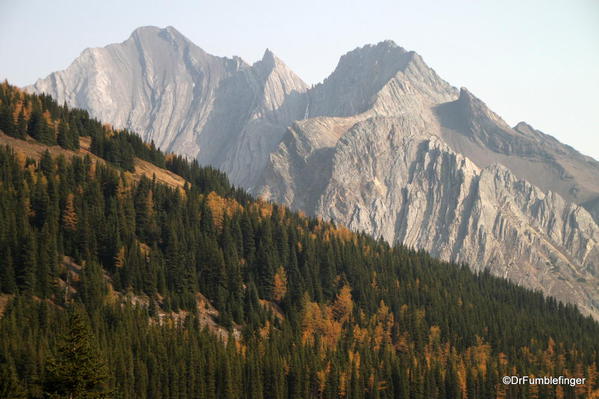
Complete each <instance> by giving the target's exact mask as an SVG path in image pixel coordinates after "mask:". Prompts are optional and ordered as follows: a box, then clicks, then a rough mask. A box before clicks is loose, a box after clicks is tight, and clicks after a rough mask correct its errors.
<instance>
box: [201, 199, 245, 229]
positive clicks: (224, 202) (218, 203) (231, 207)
mask: <svg viewBox="0 0 599 399" xmlns="http://www.w3.org/2000/svg"><path fill="white" fill-rule="evenodd" d="M206 204H207V205H208V208H210V212H211V213H212V222H213V223H214V225H215V226H216V227H217V228H218V229H222V227H223V219H224V217H225V215H227V216H229V217H230V216H233V215H234V214H235V213H236V212H239V211H241V210H242V209H243V207H242V206H241V205H239V203H238V202H237V201H235V200H234V199H232V198H223V197H221V196H220V195H218V194H216V193H215V192H214V191H213V192H211V193H210V194H208V196H207V197H206Z"/></svg>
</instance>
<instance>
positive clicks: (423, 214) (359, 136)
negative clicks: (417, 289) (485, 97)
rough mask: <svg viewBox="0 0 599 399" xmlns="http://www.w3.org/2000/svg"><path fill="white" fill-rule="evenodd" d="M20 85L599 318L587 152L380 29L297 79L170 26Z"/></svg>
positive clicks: (597, 237)
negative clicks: (444, 75) (457, 83)
mask: <svg viewBox="0 0 599 399" xmlns="http://www.w3.org/2000/svg"><path fill="white" fill-rule="evenodd" d="M29 90H32V91H36V92H47V93H48V94H50V95H52V96H54V97H56V98H57V99H58V100H59V101H61V102H62V101H66V102H67V103H68V104H70V105H73V106H78V107H82V108H86V109H88V110H90V111H91V113H92V114H93V115H94V116H97V117H99V118H101V119H102V120H105V121H108V122H110V123H112V124H114V125H116V126H119V127H128V128H131V129H133V130H135V131H138V132H140V133H141V134H142V135H143V137H144V138H145V139H148V140H149V139H152V140H154V141H155V142H156V144H158V145H159V146H160V147H161V148H163V149H166V150H170V151H175V152H178V153H182V154H185V155H187V156H190V157H195V158H197V159H198V160H199V161H200V162H201V163H203V164H210V165H213V166H216V167H219V168H221V169H222V170H224V171H225V172H227V173H228V174H229V176H230V178H231V180H232V181H233V182H234V183H235V184H238V185H241V186H243V187H245V188H247V189H250V190H251V191H253V192H254V193H255V194H258V195H261V196H263V197H265V198H267V199H269V200H273V201H277V202H281V203H283V204H286V205H288V206H290V207H292V208H294V209H301V210H304V211H306V212H307V213H309V214H313V215H321V216H323V217H324V218H327V219H332V220H335V221H336V222H339V223H343V224H346V225H347V226H349V227H350V228H352V229H355V230H363V231H367V232H369V233H371V234H373V235H375V236H379V237H383V238H384V239H386V240H388V241H389V242H400V243H404V244H406V245H409V246H413V247H416V248H422V249H426V250H427V251H429V252H431V253H432V254H434V255H435V256H438V257H441V258H443V259H447V260H454V261H458V262H467V263H469V264H470V265H471V266H472V267H473V268H475V269H477V270H482V269H489V270H490V271H491V272H493V273H494V274H496V275H499V276H504V277H507V278H509V279H511V280H513V281H515V282H517V283H519V284H522V285H525V286H527V287H530V288H533V289H540V290H543V291H544V292H545V293H546V294H549V295H553V296H555V297H556V298H558V299H560V300H563V301H567V302H570V303H575V304H577V305H578V306H579V307H580V308H581V310H583V311H584V312H585V313H587V314H590V315H593V316H594V317H595V318H598V319H599V288H598V287H599V227H598V221H599V162H597V161H596V160H594V159H592V158H589V157H585V156H583V155H581V154H580V153H578V152H577V151H576V150H574V149H572V148H570V147H568V146H566V145H564V144H562V143H560V142H558V141H557V140H555V139H554V138H552V137H551V136H548V135H546V134H544V133H542V132H540V131H538V130H535V129H534V128H532V127H531V126H529V125H528V124H526V123H523V122H522V123H519V124H518V125H516V126H515V127H513V128H511V127H510V126H508V125H507V124H506V123H505V122H504V121H503V120H502V119H501V117H499V116H498V115H497V114H495V113H494V112H492V111H491V110H490V109H488V107H487V106H486V105H485V104H484V102H482V101H481V100H480V99H478V98H476V97H475V96H474V95H473V94H472V93H470V92H469V91H468V90H466V89H461V90H458V89H456V88H454V87H452V86H451V85H450V84H449V83H447V82H445V81H444V80H443V79H441V78H440V77H439V76H438V75H437V74H436V73H435V71H433V70H432V69H431V68H429V67H428V66H427V65H426V64H425V63H424V61H423V60H422V58H421V57H420V56H419V55H418V54H416V53H414V52H411V51H407V50H405V49H403V48H401V47H399V46H397V45H396V44H395V43H393V42H390V41H386V42H381V43H379V44H376V45H368V46H365V47H362V48H358V49H355V50H353V51H351V52H349V53H347V54H346V55H344V56H343V57H341V59H340V61H339V64H338V66H337V68H336V69H335V71H334V72H333V73H332V74H331V75H330V76H329V77H328V78H327V79H325V80H324V81H323V82H322V83H320V84H318V85H316V86H315V87H312V88H308V87H307V85H306V84H304V83H303V82H302V81H301V79H300V78H299V77H297V76H296V75H295V74H294V73H293V72H292V71H291V70H289V68H287V67H286V66H285V64H284V63H283V62H282V61H281V60H279V59H278V58H277V57H276V56H275V55H274V54H272V52H270V51H268V50H267V51H266V52H265V54H264V57H263V58H262V60H260V61H258V62H256V63H255V64H253V65H249V64H246V63H245V62H243V61H242V60H241V59H239V58H235V57H234V58H221V57H215V56H212V55H209V54H207V53H205V52H204V51H203V50H201V49H200V48H198V47H197V46H195V45H194V44H193V43H191V42H190V41H189V40H187V39H186V38H184V37H183V36H182V35H181V34H179V33H178V32H177V31H176V30H174V29H173V28H166V29H158V28H140V29H138V30H137V31H135V32H134V33H133V35H132V36H131V37H130V38H129V39H128V40H126V41H125V42H123V43H121V44H117V45H111V46H108V47H105V48H102V49H90V50H86V51H85V52H84V53H83V54H82V55H81V57H79V58H78V59H77V60H76V61H75V62H73V64H72V65H71V66H70V67H69V68H67V69H66V70H65V71H62V72H57V73H54V74H52V75H50V76H49V77H47V78H45V79H41V80H39V81H38V82H36V84H35V85H33V86H31V87H30V88H29Z"/></svg>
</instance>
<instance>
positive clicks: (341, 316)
mask: <svg viewBox="0 0 599 399" xmlns="http://www.w3.org/2000/svg"><path fill="white" fill-rule="evenodd" d="M353 309H354V303H353V301H352V296H351V287H350V286H349V285H344V286H343V287H342V288H341V290H339V293H338V294H337V297H336V298H335V302H333V317H334V318H335V320H337V321H339V322H341V323H345V322H346V321H347V320H348V319H349V317H350V316H351V313H352V311H353Z"/></svg>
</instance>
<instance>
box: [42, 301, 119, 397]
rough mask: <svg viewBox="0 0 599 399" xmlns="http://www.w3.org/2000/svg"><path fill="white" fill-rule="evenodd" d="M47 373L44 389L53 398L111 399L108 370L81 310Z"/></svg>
mask: <svg viewBox="0 0 599 399" xmlns="http://www.w3.org/2000/svg"><path fill="white" fill-rule="evenodd" d="M46 372H47V376H46V379H45V380H44V384H43V390H44V393H45V394H47V395H48V396H49V397H51V398H69V399H88V398H89V399H92V398H106V397H108V395H109V390H108V369H107V367H106V364H105V362H104V360H103V359H102V358H101V356H100V355H99V353H98V351H97V349H96V344H95V342H94V337H93V334H92V332H91V329H90V327H89V325H88V322H87V320H86V317H85V316H84V314H83V313H82V311H81V310H79V309H73V310H71V314H70V316H69V330H68V332H67V333H66V334H65V336H64V337H63V338H62V340H61V342H60V343H59V346H58V348H57V350H56V354H55V356H54V357H52V358H51V359H49V360H48V365H47V369H46Z"/></svg>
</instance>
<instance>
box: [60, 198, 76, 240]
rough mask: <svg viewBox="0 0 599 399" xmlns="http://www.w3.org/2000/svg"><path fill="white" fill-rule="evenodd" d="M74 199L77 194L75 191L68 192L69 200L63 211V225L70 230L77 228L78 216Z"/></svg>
mask: <svg viewBox="0 0 599 399" xmlns="http://www.w3.org/2000/svg"><path fill="white" fill-rule="evenodd" d="M74 199H75V195H74V194H73V193H69V194H67V201H66V204H65V208H64V211H63V213H62V225H63V226H64V228H65V230H68V231H75V230H77V223H78V217H77V212H76V211H75V205H74V203H73V201H74Z"/></svg>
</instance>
